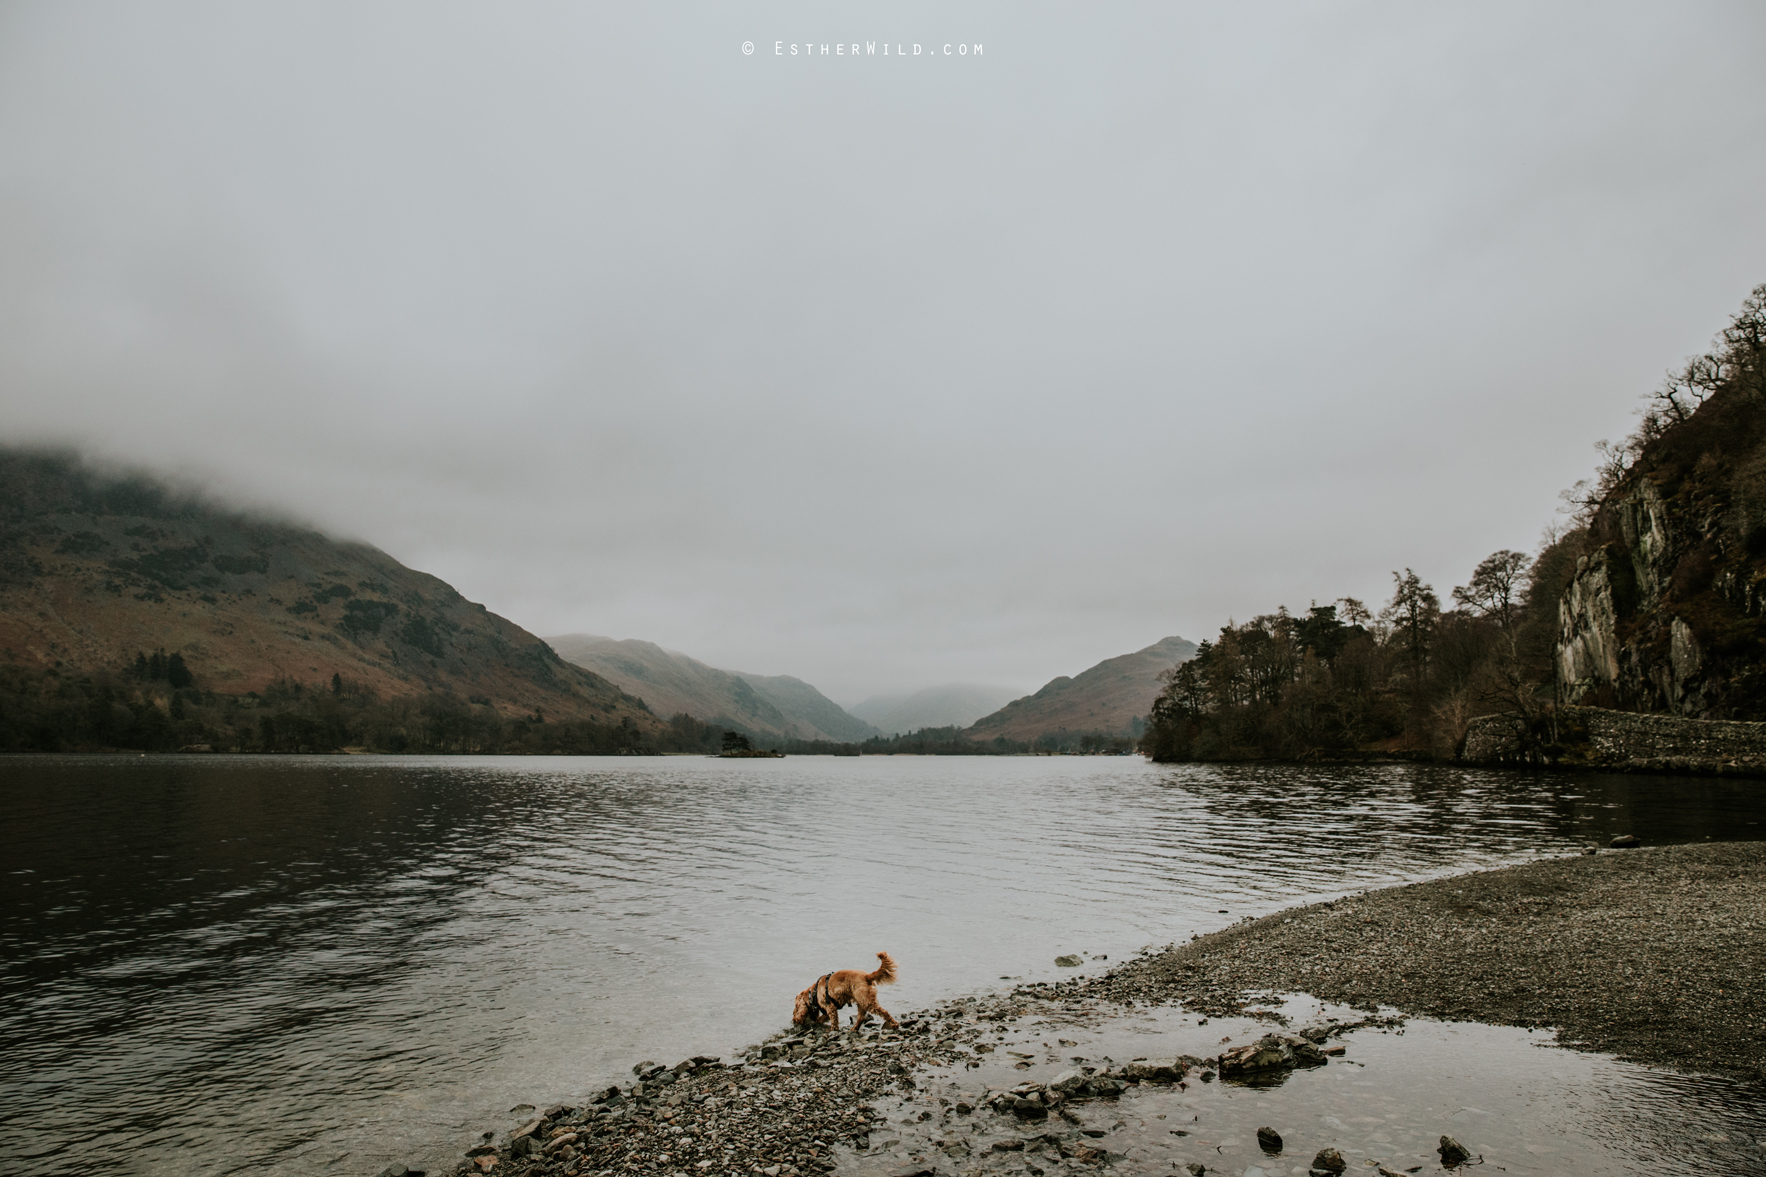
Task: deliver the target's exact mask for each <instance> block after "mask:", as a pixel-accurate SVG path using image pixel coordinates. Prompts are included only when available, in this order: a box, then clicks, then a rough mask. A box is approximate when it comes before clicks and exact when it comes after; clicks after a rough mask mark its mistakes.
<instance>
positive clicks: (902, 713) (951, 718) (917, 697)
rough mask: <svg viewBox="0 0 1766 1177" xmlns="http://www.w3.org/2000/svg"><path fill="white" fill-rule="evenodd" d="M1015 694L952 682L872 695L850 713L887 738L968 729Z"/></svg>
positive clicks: (1002, 689)
mask: <svg viewBox="0 0 1766 1177" xmlns="http://www.w3.org/2000/svg"><path fill="white" fill-rule="evenodd" d="M1016 694H1017V692H1016V691H1013V690H1011V689H1009V688H1007V687H984V686H970V685H962V684H957V683H951V684H948V685H946V686H941V687H927V688H926V689H925V690H921V691H915V692H914V693H913V694H911V695H873V696H871V697H870V698H869V699H866V700H865V701H864V702H863V703H859V704H857V705H855V706H852V707H848V708H847V711H849V712H851V713H852V714H853V715H856V716H858V718H859V719H861V720H863V721H865V722H866V723H868V724H871V725H872V726H873V727H875V728H877V729H878V730H879V731H881V732H883V733H884V734H885V735H894V734H897V733H900V732H916V731H919V730H920V729H922V728H928V727H968V726H969V725H970V724H972V723H974V722H975V721H976V720H977V719H980V718H981V717H982V716H983V715H987V714H989V713H990V712H993V711H997V710H998V709H999V708H1000V707H1002V706H1004V705H1005V704H1006V703H1008V702H1010V701H1011V700H1012V699H1013V698H1014V697H1015V696H1016Z"/></svg>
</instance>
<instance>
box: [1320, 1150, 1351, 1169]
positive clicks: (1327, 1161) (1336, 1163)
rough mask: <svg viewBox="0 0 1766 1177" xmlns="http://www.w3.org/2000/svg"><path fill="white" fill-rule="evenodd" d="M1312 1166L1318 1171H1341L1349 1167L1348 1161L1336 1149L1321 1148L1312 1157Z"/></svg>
mask: <svg viewBox="0 0 1766 1177" xmlns="http://www.w3.org/2000/svg"><path fill="white" fill-rule="evenodd" d="M1312 1167H1313V1169H1314V1170H1316V1171H1317V1172H1320V1173H1341V1172H1342V1171H1343V1170H1344V1169H1347V1168H1348V1167H1349V1162H1348V1161H1345V1160H1344V1159H1343V1154H1342V1153H1340V1152H1338V1151H1337V1150H1336V1149H1334V1148H1321V1149H1319V1150H1318V1155H1317V1156H1315V1157H1313V1158H1312Z"/></svg>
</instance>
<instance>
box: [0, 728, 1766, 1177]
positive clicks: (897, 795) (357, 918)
mask: <svg viewBox="0 0 1766 1177" xmlns="http://www.w3.org/2000/svg"><path fill="white" fill-rule="evenodd" d="M0 788H3V790H4V799H5V806H4V817H0V821H3V822H4V835H5V839H4V840H5V845H6V847H7V850H8V854H7V862H6V866H5V868H4V871H3V873H0V878H3V879H4V888H5V903H4V906H3V909H0V937H3V945H4V950H5V951H4V955H3V958H0V994H3V995H4V1001H3V1002H0V1123H3V1124H4V1126H5V1128H6V1129H7V1132H8V1137H9V1145H8V1151H9V1160H8V1164H7V1165H6V1167H7V1168H9V1169H12V1168H16V1169H18V1170H19V1171H28V1172H44V1171H49V1170H52V1169H58V1168H60V1167H62V1166H63V1165H77V1164H81V1163H82V1158H87V1157H90V1158H95V1159H96V1158H102V1163H103V1165H104V1167H106V1168H107V1169H110V1170H112V1171H116V1172H123V1173H140V1174H160V1173H174V1172H176V1173H184V1174H192V1173H201V1174H222V1173H233V1172H246V1171H250V1172H253V1173H273V1174H274V1173H289V1174H294V1173H313V1172H335V1173H340V1174H342V1173H348V1174H361V1175H363V1177H367V1175H370V1174H373V1173H375V1172H377V1171H378V1170H379V1168H380V1167H381V1166H383V1165H384V1164H386V1163H387V1162H388V1161H390V1160H397V1161H399V1162H401V1163H407V1164H412V1165H422V1164H427V1165H431V1166H434V1165H438V1164H441V1163H444V1162H446V1163H452V1162H453V1161H455V1160H457V1159H458V1157H459V1155H460V1150H461V1149H462V1148H463V1147H464V1145H465V1143H467V1142H470V1141H471V1140H472V1139H473V1138H475V1137H476V1135H477V1133H478V1132H479V1131H480V1130H482V1129H487V1128H490V1127H495V1126H501V1125H502V1124H503V1121H504V1119H506V1116H505V1113H506V1112H507V1110H508V1108H510V1107H511V1106H512V1105H515V1104H518V1103H541V1104H543V1103H545V1102H548V1101H551V1100H555V1099H556V1100H569V1099H570V1098H572V1097H577V1096H581V1095H582V1094H583V1093H584V1092H586V1091H588V1090H590V1089H592V1088H593V1087H595V1086H597V1085H605V1084H606V1083H607V1082H610V1081H612V1080H614V1079H616V1078H620V1077H624V1076H625V1073H626V1072H627V1071H628V1069H629V1067H630V1066H631V1064H632V1063H634V1062H637V1061H639V1060H641V1059H656V1060H658V1061H662V1062H674V1061H676V1060H678V1059H679V1058H682V1057H685V1056H687V1055H691V1054H697V1053H710V1054H721V1055H729V1054H730V1053H732V1052H733V1050H734V1049H735V1048H738V1047H740V1046H742V1045H744V1044H746V1043H750V1042H754V1041H756V1040H758V1039H760V1038H762V1037H764V1036H765V1035H767V1034H769V1033H771V1032H773V1031H774V1030H776V1029H778V1028H780V1027H781V1026H782V1025H784V1024H785V1023H786V1021H787V1020H788V1019H789V1016H790V1010H791V1000H792V997H793V995H794V994H795V993H796V991H797V990H798V989H800V988H802V987H804V986H805V985H807V984H809V983H810V982H811V981H813V980H814V979H815V978H816V977H818V976H819V975H821V974H822V973H825V972H828V971H829V970H831V969H838V968H849V967H864V968H870V967H872V966H873V964H874V961H875V953H876V952H877V951H878V950H879V949H885V950H887V951H889V952H890V953H891V954H892V955H893V956H894V957H895V959H896V961H897V962H898V964H899V966H900V969H901V982H900V984H898V985H897V986H895V987H894V988H893V989H886V990H884V991H883V999H884V1001H885V1003H886V1004H887V1005H888V1006H889V1007H890V1008H891V1009H892V1010H894V1011H896V1012H897V1013H900V1012H902V1011H905V1010H908V1009H912V1008H915V1007H917V1006H922V1005H925V1004H927V1003H929V1002H932V1001H934V1000H937V999H940V998H943V997H947V996H950V995H953V994H957V993H965V992H974V991H977V990H981V989H987V988H990V987H994V986H998V985H1000V984H1001V983H1002V982H1003V981H1004V980H1005V979H1006V978H1010V979H1013V980H1017V979H1024V980H1039V979H1051V978H1054V977H1056V976H1057V975H1071V974H1072V972H1073V970H1065V969H1057V968H1056V967H1055V965H1054V963H1053V961H1054V958H1055V956H1057V955H1059V954H1063V953H1078V954H1081V955H1083V956H1084V957H1085V959H1086V964H1085V966H1084V968H1083V969H1082V970H1081V971H1086V972H1095V971H1102V970H1104V969H1107V968H1108V967H1110V964H1111V963H1112V962H1115V961H1119V960H1121V959H1122V958H1123V957H1124V956H1126V955H1129V954H1132V953H1133V952H1134V951H1136V950H1138V949H1140V948H1142V947H1144V946H1148V945H1162V944H1165V943H1169V942H1171V941H1173V940H1177V939H1186V938H1188V937H1189V936H1190V935H1191V934H1193V933H1196V932H1202V931H1207V930H1210V929H1214V928H1218V927H1221V926H1223V925H1225V924H1227V923H1231V922H1233V921H1236V920H1238V919H1241V918H1244V917H1246V916H1256V915H1261V914H1265V913H1267V912H1270V911H1272V910H1275V909H1277V908H1281V907H1285V906H1288V905H1291V904H1293V903H1296V902H1301V901H1304V900H1309V899H1316V898H1323V897H1328V896H1333V895H1339V894H1343V893H1345V892H1349V891H1355V890H1361V889H1364V888H1369V887H1377V886H1383V885H1386V884H1389V883H1394V882H1399V881H1406V880H1414V879H1419V878H1424V877H1431V876H1436V875H1441V874H1447V873H1454V872H1459V871H1464V870H1468V869H1475V868H1479V867H1488V866H1496V865H1503V864H1508V863H1514V862H1521V861H1526V860H1529V859H1531V858H1535V857H1538V856H1541V855H1556V854H1563V853H1566V852H1569V851H1572V850H1574V849H1575V848H1577V847H1579V846H1582V845H1586V844H1588V843H1590V842H1600V843H1602V844H1604V843H1605V841H1606V840H1607V839H1608V838H1610V837H1611V836H1612V835H1613V834H1616V833H1635V834H1637V835H1639V836H1640V837H1642V838H1643V839H1644V840H1645V842H1646V843H1656V844H1660V843H1665V842H1687V841H1702V840H1705V839H1707V838H1719V839H1733V838H1737V837H1744V838H1754V837H1759V836H1761V829H1762V827H1761V826H1760V825H1759V822H1760V821H1761V820H1762V817H1763V814H1766V799H1763V798H1762V793H1763V792H1766V791H1763V790H1761V789H1760V788H1759V786H1758V785H1757V784H1756V783H1742V784H1734V783H1724V782H1717V781H1704V780H1685V779H1662V778H1649V777H1636V776H1632V777H1624V776H1548V775H1525V774H1517V773H1498V772H1488V771H1481V770H1469V769H1458V768H1443V767H1425V766H1409V765H1391V766H1372V767H1348V768H1344V767H1332V768H1294V767H1199V766H1158V765H1151V764H1148V763H1146V762H1144V761H1143V760H1141V759H1139V758H1138V757H1056V758H1035V757H1005V758H992V757H973V758H950V757H940V758H930V757H927V758H920V757H864V758H833V757H793V758H790V759H784V760H727V761H726V760H715V759H703V758H689V757H668V758H660V759H637V758H632V759H612V758H529V759H524V758H492V757H485V758H465V757H461V758H444V757H436V758H422V757H336V756H332V757H228V756H160V757H117V756H63V757H8V758H0Z"/></svg>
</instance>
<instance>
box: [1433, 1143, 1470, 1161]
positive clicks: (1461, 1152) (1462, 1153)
mask: <svg viewBox="0 0 1766 1177" xmlns="http://www.w3.org/2000/svg"><path fill="white" fill-rule="evenodd" d="M1435 1151H1436V1152H1438V1153H1440V1154H1441V1165H1442V1167H1443V1168H1447V1169H1451V1168H1453V1167H1454V1166H1456V1165H1463V1164H1465V1163H1466V1162H1467V1161H1469V1160H1471V1159H1472V1154H1471V1151H1470V1150H1469V1149H1467V1148H1466V1146H1465V1145H1463V1144H1461V1143H1460V1142H1459V1141H1457V1140H1455V1139H1454V1138H1453V1137H1451V1136H1443V1137H1442V1138H1441V1144H1440V1145H1439V1146H1438V1147H1437V1148H1436V1149H1435Z"/></svg>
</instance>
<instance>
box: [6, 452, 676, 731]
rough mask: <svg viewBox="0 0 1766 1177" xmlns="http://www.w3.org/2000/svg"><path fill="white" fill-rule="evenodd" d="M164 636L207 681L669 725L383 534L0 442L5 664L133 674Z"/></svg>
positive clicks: (217, 687) (230, 688)
mask: <svg viewBox="0 0 1766 1177" xmlns="http://www.w3.org/2000/svg"><path fill="white" fill-rule="evenodd" d="M161 651H163V652H164V654H165V655H166V656H168V657H169V656H170V655H172V654H176V655H178V656H179V658H180V664H181V666H183V667H185V668H187V670H188V673H189V674H190V675H191V676H192V677H193V683H192V684H191V686H192V689H193V690H194V691H197V692H211V693H215V694H219V695H224V696H245V695H248V694H263V693H266V692H271V691H273V690H274V691H283V692H287V691H291V690H295V689H297V686H298V685H300V684H304V685H305V686H306V687H309V688H321V687H326V686H328V685H330V686H332V687H333V688H334V689H336V690H337V691H341V690H342V686H343V684H345V683H347V684H348V687H349V690H350V692H351V693H352V695H353V696H354V697H357V698H375V699H379V700H382V701H385V700H396V699H401V698H418V697H437V696H455V697H457V698H458V700H459V706H461V707H474V706H475V707H477V708H479V709H480V710H481V711H482V713H483V714H484V715H486V716H492V715H493V713H494V715H501V716H509V717H516V716H521V717H525V716H529V715H532V714H535V713H539V714H542V715H543V716H544V717H545V719H547V720H548V721H554V720H567V721H592V722H594V723H597V724H619V723H620V722H621V721H624V722H625V723H626V724H627V725H628V726H629V727H631V728H634V729H636V730H638V731H641V732H653V731H658V730H660V729H661V726H662V725H661V724H660V722H659V721H658V720H657V719H656V718H655V717H654V716H653V715H651V714H650V713H649V712H647V711H645V710H644V709H643V707H642V706H641V705H640V704H639V703H638V701H637V700H635V699H633V698H631V697H629V696H627V695H625V694H624V693H623V692H621V691H620V690H619V688H618V687H616V686H614V685H613V684H612V683H610V682H608V681H607V680H606V679H603V678H601V677H599V676H597V675H594V674H591V673H589V672H587V671H584V670H582V669H580V668H578V667H576V666H572V665H570V664H569V663H567V662H565V661H564V660H562V659H561V658H559V657H558V655H557V654H556V653H554V652H553V651H552V649H551V648H550V647H548V646H547V645H546V644H545V643H544V642H542V641H541V640H540V639H539V638H537V637H535V636H534V635H532V634H530V633H528V632H527V631H526V630H524V629H522V628H521V627H520V626H518V625H515V624H514V623H513V622H510V621H508V620H505V619H504V618H502V617H499V616H497V615H496V614H494V613H491V612H490V611H488V610H487V609H485V607H484V606H483V605H478V604H474V603H473V602H471V601H468V600H466V599H465V598H464V597H462V596H461V595H460V594H459V593H458V592H456V591H455V590H454V589H453V588H452V587H451V586H449V585H448V584H446V583H444V582H443V581H441V580H438V579H437V578H435V577H433V576H430V575H428V574H426V573H422V572H417V571H415V570H413V569H410V568H407V567H405V566H404V565H403V564H400V563H399V562H398V561H397V560H395V559H393V558H392V557H391V556H388V555H387V554H386V553H384V552H381V551H378V550H376V549H375V548H372V547H369V546H367V545H365V544H358V543H345V542H340V541H337V540H333V539H330V538H328V537H326V536H324V535H321V534H319V533H318V532H315V531H311V530H308V529H306V528H302V527H297V526H293V525H290V524H287V523H280V522H275V521H271V520H267V519H261V518H251V517H248V516H245V515H242V514H238V513H235V512H230V511H228V510H226V509H224V508H223V507H220V506H217V505H214V504H212V503H208V502H204V501H201V500H199V499H196V498H193V497H189V496H186V495H181V494H178V493H176V492H174V491H172V490H170V489H168V488H167V487H166V486H164V485H162V484H160V483H158V482H156V481H154V480H152V479H151V478H147V477H144V476H139V475H132V476H127V477H119V476H108V475H101V474H99V473H97V472H95V471H93V470H92V469H90V468H88V467H85V466H83V465H82V464H81V463H80V462H79V461H78V460H77V459H75V458H73V457H70V456H67V455H59V454H44V453H27V452H20V451H16V450H0V662H3V663H5V664H7V665H9V666H10V667H12V668H13V669H14V670H16V671H18V672H20V673H26V674H30V673H42V672H48V673H52V674H54V675H59V676H61V677H63V678H65V677H67V676H69V675H72V674H86V675H94V674H98V675H104V674H116V673H125V674H126V673H127V672H128V671H129V669H130V667H131V666H132V665H134V664H135V661H136V659H137V656H138V655H142V654H153V653H156V652H161ZM155 665H156V666H158V665H159V663H158V662H157V661H156V662H155ZM333 676H336V680H335V683H334V679H333ZM173 685H174V686H176V685H178V684H176V683H174V684H173ZM161 702H162V704H163V702H164V700H162V701H161Z"/></svg>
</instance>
